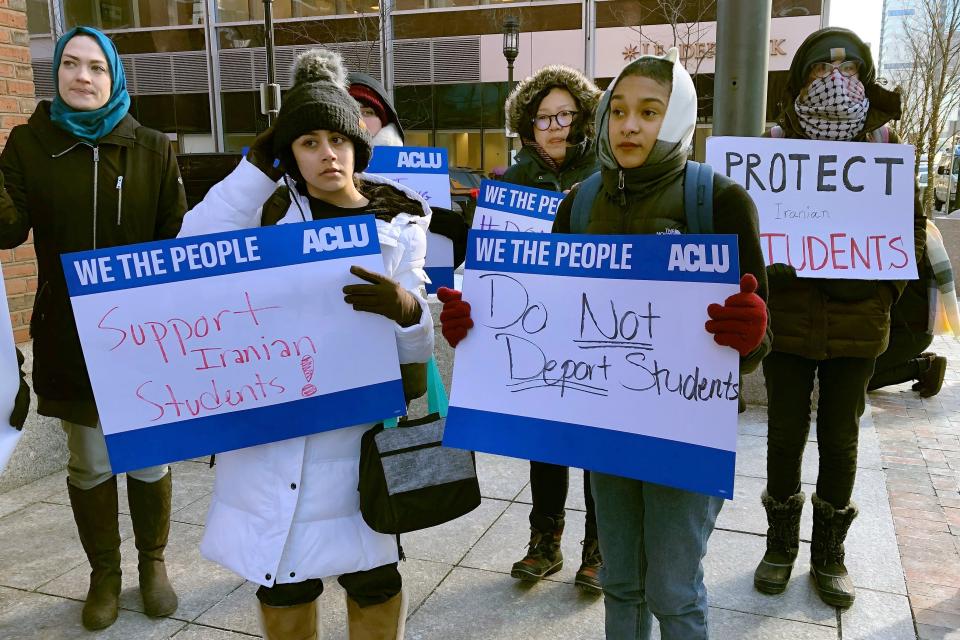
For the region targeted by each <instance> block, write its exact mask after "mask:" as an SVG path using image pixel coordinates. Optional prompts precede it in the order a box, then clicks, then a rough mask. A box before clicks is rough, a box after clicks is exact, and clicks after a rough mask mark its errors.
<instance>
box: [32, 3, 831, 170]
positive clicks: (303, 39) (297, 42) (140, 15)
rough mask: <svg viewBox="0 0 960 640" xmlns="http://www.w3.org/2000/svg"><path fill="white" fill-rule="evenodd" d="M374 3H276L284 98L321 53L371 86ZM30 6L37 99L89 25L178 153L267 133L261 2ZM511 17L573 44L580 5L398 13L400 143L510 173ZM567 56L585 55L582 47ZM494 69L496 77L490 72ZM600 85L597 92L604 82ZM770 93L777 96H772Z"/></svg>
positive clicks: (788, 12) (636, 18)
mask: <svg viewBox="0 0 960 640" xmlns="http://www.w3.org/2000/svg"><path fill="white" fill-rule="evenodd" d="M377 1H378V0H275V1H274V2H273V15H274V21H275V24H274V40H275V45H276V75H277V79H278V82H279V83H280V84H281V87H282V88H283V89H284V90H285V89H287V88H289V78H290V71H291V68H292V66H293V62H294V59H295V58H296V55H297V54H298V53H300V52H302V51H305V50H307V49H309V48H311V47H315V46H321V45H322V46H326V47H328V48H331V49H334V50H337V51H339V52H340V53H341V54H342V55H343V57H344V60H345V62H346V64H347V66H348V68H349V69H350V70H357V71H365V72H368V73H370V74H371V75H374V76H375V77H378V78H379V76H380V73H381V70H380V57H381V52H380V44H379V15H378V12H379V6H378V4H377ZM26 4H27V17H28V29H29V32H30V38H31V54H32V57H33V67H34V78H35V84H36V90H37V97H38V98H39V99H45V98H46V99H49V98H50V97H52V95H53V92H54V83H53V78H52V60H51V58H52V52H53V43H54V42H55V38H56V36H57V34H60V33H63V32H65V31H66V30H68V29H70V28H72V27H74V26H77V25H89V26H93V27H96V28H98V29H101V30H103V31H105V32H106V33H107V34H108V35H110V37H111V38H112V39H113V40H114V42H115V43H116V44H117V48H118V49H119V51H120V54H121V58H122V60H123V64H124V68H125V70H126V73H127V79H128V87H129V89H130V93H131V97H132V105H131V113H132V115H133V116H134V117H135V118H137V120H139V121H140V122H141V123H142V124H144V125H146V126H149V127H152V128H155V129H158V130H160V131H163V132H165V133H167V134H168V135H169V136H170V138H171V140H172V141H173V143H174V144H175V146H176V148H177V150H178V152H180V153H193V152H211V151H239V150H240V149H241V148H242V147H244V146H245V145H247V144H249V142H250V141H251V140H252V139H253V138H254V137H255V136H256V134H257V133H258V132H259V131H262V130H263V129H264V128H265V127H266V126H267V121H266V117H265V116H263V115H261V113H260V99H259V91H258V87H259V85H260V83H262V82H265V81H266V54H265V49H264V30H263V22H262V21H263V2H262V1H261V0H27V2H26ZM688 4H689V5H691V7H692V9H691V11H693V13H691V15H690V16H685V17H683V16H682V17H683V18H689V19H691V20H701V21H709V20H714V19H715V9H713V8H712V7H713V5H714V4H715V3H714V2H695V1H694V2H689V3H688ZM661 5H662V3H661V2H659V0H607V1H601V2H597V27H598V29H602V28H605V27H622V26H626V25H632V24H645V23H658V22H659V23H663V21H664V17H663V16H662V15H661V13H658V12H660V11H661V9H660V7H661ZM820 5H821V2H820V0H775V1H774V14H773V15H774V17H775V18H776V17H779V16H804V15H819V13H820ZM694 9H695V11H694ZM507 15H511V16H516V17H518V18H519V19H520V21H521V25H522V31H523V32H524V35H525V36H529V34H537V33H541V32H557V33H568V32H569V33H573V32H575V30H578V29H580V28H581V25H582V18H583V16H582V3H581V2H578V1H570V0H535V1H522V2H521V1H515V0H395V2H394V13H393V16H392V19H393V27H394V47H393V55H394V76H395V96H394V97H395V99H394V102H395V104H396V107H397V111H398V113H399V116H400V119H401V122H402V124H403V126H404V129H405V130H406V134H407V142H408V143H409V144H415V145H431V146H441V147H446V148H447V149H448V150H449V152H450V159H451V165H453V166H466V167H472V168H475V169H483V170H484V171H489V170H491V169H492V168H493V167H496V166H503V165H504V164H505V151H504V149H505V146H506V145H505V137H504V114H503V103H504V100H505V99H506V96H507V82H506V81H505V79H506V78H505V73H504V72H503V71H502V69H504V68H505V66H506V63H505V61H504V59H503V56H502V53H501V52H500V51H499V45H498V42H499V37H500V36H499V34H500V31H501V25H502V23H503V20H504V18H505V17H506V16H507ZM533 42H536V41H535V40H533V39H529V38H528V40H523V41H522V42H521V46H522V47H523V46H527V47H531V46H536V45H535V44H531V43H533ZM569 49H570V50H571V51H573V52H574V53H577V52H579V53H578V55H580V56H582V43H581V42H580V41H579V37H578V41H577V42H575V43H574V42H571V43H570V47H569ZM524 53H528V52H522V53H521V55H524ZM540 53H541V54H544V53H545V52H540ZM546 53H549V52H546ZM543 57H544V56H543V55H541V56H540V58H543ZM579 59H580V61H581V63H582V57H580V58H579ZM492 67H495V68H496V69H497V70H498V74H493V75H496V76H497V77H496V78H492V77H491V73H490V72H489V71H488V70H489V69H490V68H492ZM775 76H777V74H776V73H771V84H775V83H776V82H777V81H778V80H777V79H776V77H775ZM517 77H518V78H519V77H522V74H518V76H517ZM608 80H609V79H606V81H608ZM598 83H599V84H601V86H603V85H604V84H605V80H604V79H602V78H601V79H599V80H598ZM697 84H698V88H701V87H702V89H703V90H707V89H709V90H710V91H712V84H713V78H712V74H700V75H699V76H698V77H697ZM771 93H776V92H775V91H774V87H773V86H771ZM705 95H706V94H705ZM711 108H712V106H711V104H710V102H709V101H708V100H707V101H703V102H702V104H701V116H702V118H704V119H708V118H709V111H710V109H711Z"/></svg>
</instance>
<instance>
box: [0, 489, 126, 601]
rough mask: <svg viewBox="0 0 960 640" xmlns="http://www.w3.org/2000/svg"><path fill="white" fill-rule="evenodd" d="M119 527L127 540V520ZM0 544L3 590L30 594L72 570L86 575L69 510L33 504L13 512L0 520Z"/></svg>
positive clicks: (81, 551) (84, 558)
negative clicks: (7, 589) (7, 588)
mask: <svg viewBox="0 0 960 640" xmlns="http://www.w3.org/2000/svg"><path fill="white" fill-rule="evenodd" d="M120 523H121V524H120V535H121V537H127V536H130V535H131V529H130V525H129V520H128V521H127V522H126V523H125V522H124V519H123V518H121V519H120ZM0 540H2V541H3V544H0V567H3V570H2V571H0V584H3V585H4V586H8V587H15V588H18V589H27V590H34V589H36V588H37V587H39V586H40V585H42V584H44V583H45V582H48V581H50V580H53V579H54V578H56V577H57V576H60V575H63V574H64V573H66V572H68V571H70V570H71V569H72V568H74V567H83V571H85V572H86V573H89V571H90V569H89V568H87V558H86V555H84V553H83V547H81V546H80V538H79V537H78V535H77V528H76V525H75V524H74V521H73V512H72V511H71V510H70V507H64V506H62V505H57V504H46V503H43V502H37V503H34V504H32V505H30V506H28V507H24V508H23V509H21V510H19V511H15V512H14V513H11V514H10V515H8V516H6V517H4V518H2V519H0ZM13 567H15V570H13V569H11V568H13ZM85 594H86V587H84V595H85Z"/></svg>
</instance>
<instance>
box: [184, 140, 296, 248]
mask: <svg viewBox="0 0 960 640" xmlns="http://www.w3.org/2000/svg"><path fill="white" fill-rule="evenodd" d="M276 188H277V183H276V182H274V181H273V180H271V179H270V178H268V177H267V175H266V174H265V173H263V172H262V171H260V169H257V168H256V167H255V166H253V165H252V164H250V163H249V162H247V159H246V158H244V159H243V160H241V161H240V164H239V165H237V168H236V169H234V170H233V171H231V172H230V175H228V176H227V177H226V178H224V179H223V180H221V181H220V182H218V183H217V184H215V185H213V188H211V189H210V191H208V192H207V195H206V196H205V197H204V198H203V201H202V202H201V203H200V204H198V205H197V206H195V207H194V208H193V209H191V210H190V211H188V212H187V214H186V215H185V216H184V217H183V226H181V227H180V234H179V235H178V237H180V238H183V237H186V236H199V235H202V234H205V233H217V232H220V231H236V230H238V229H250V228H253V227H259V226H260V212H261V208H262V206H263V203H264V202H266V201H267V198H269V197H270V196H271V195H272V194H273V192H274V190H276Z"/></svg>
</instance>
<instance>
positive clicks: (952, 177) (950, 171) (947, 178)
mask: <svg viewBox="0 0 960 640" xmlns="http://www.w3.org/2000/svg"><path fill="white" fill-rule="evenodd" d="M956 151H957V152H960V148H958V149H957V150H956ZM958 181H960V153H956V152H955V153H954V155H953V157H951V156H950V154H949V153H945V154H943V157H942V158H941V159H940V162H939V163H937V175H935V176H934V177H933V206H934V208H935V209H939V208H940V207H941V206H942V205H943V204H944V203H946V204H947V207H946V211H944V213H949V212H951V211H954V210H956V209H960V201H958V200H957V182H958Z"/></svg>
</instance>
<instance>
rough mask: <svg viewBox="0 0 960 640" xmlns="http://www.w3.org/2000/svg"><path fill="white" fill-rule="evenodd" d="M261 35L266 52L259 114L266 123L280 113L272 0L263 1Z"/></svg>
mask: <svg viewBox="0 0 960 640" xmlns="http://www.w3.org/2000/svg"><path fill="white" fill-rule="evenodd" d="M263 33H264V44H265V48H266V50H267V82H266V83H265V84H261V85H260V113H262V114H263V115H265V116H267V123H268V124H273V119H274V118H276V117H277V114H278V113H279V112H280V85H279V84H277V68H276V64H275V63H274V46H273V0H263Z"/></svg>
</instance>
